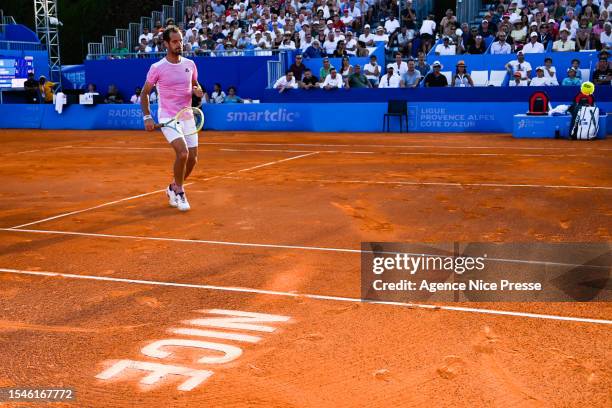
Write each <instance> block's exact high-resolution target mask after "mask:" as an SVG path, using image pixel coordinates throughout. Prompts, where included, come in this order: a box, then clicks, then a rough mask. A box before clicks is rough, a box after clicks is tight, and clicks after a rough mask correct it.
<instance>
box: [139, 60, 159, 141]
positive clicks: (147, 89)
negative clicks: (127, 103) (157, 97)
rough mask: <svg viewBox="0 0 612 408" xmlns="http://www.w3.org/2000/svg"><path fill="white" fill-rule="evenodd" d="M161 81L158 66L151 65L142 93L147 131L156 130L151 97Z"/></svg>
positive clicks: (141, 99)
mask: <svg viewBox="0 0 612 408" xmlns="http://www.w3.org/2000/svg"><path fill="white" fill-rule="evenodd" d="M158 80H159V71H158V69H157V65H155V64H153V65H151V68H149V73H148V74H147V80H146V81H145V84H144V86H143V87H142V91H141V92H140V107H141V108H142V115H143V116H142V119H143V120H144V127H145V129H146V130H147V131H149V132H150V131H152V130H153V129H155V121H154V120H153V117H152V116H151V108H150V106H149V95H150V94H151V91H152V90H153V87H154V86H155V84H156V83H157V81H158Z"/></svg>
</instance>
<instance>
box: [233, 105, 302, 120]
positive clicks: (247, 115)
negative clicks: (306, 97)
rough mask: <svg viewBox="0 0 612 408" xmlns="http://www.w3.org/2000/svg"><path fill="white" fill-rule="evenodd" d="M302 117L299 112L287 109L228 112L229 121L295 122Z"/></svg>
mask: <svg viewBox="0 0 612 408" xmlns="http://www.w3.org/2000/svg"><path fill="white" fill-rule="evenodd" d="M299 117H300V114H299V113H298V112H287V109H282V108H281V109H278V110H275V111H271V110H267V109H266V110H265V111H262V112H228V113H227V121H228V122H262V121H263V122H289V123H291V122H293V121H295V120H296V119H298V118H299Z"/></svg>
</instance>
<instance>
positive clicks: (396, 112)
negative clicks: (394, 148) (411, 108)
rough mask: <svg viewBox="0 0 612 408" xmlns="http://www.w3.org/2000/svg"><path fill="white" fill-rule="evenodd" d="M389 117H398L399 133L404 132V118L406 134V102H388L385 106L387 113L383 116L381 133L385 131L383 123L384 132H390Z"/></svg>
mask: <svg viewBox="0 0 612 408" xmlns="http://www.w3.org/2000/svg"><path fill="white" fill-rule="evenodd" d="M391 116H396V117H399V120H400V133H403V132H404V128H403V124H404V118H406V132H407V131H408V101H389V102H388V105H387V113H385V115H384V116H383V132H384V131H385V123H386V125H387V126H386V129H387V130H386V131H387V132H390V131H391V128H390V126H389V118H390V117H391Z"/></svg>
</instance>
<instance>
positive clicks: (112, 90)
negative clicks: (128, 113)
mask: <svg viewBox="0 0 612 408" xmlns="http://www.w3.org/2000/svg"><path fill="white" fill-rule="evenodd" d="M104 103H123V97H122V96H121V94H120V93H119V90H118V89H117V87H116V86H115V85H109V86H108V94H107V95H106V98H105V99H104Z"/></svg>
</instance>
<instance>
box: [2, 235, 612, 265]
mask: <svg viewBox="0 0 612 408" xmlns="http://www.w3.org/2000/svg"><path fill="white" fill-rule="evenodd" d="M0 231H7V232H23V233H33V234H49V235H69V236H80V237H93V238H110V239H133V240H144V241H163V242H179V243H189V244H208V245H225V246H238V247H252V248H272V249H290V250H304V251H322V252H336V253H338V252H340V253H350V254H362V253H364V251H362V250H360V249H350V248H333V247H316V246H305V245H283V244H261V243H253V242H233V241H211V240H204V239H185V238H166V237H149V236H142V235H114V234H100V233H93V232H76V231H54V230H32V229H13V228H0ZM365 252H366V253H370V251H365ZM380 253H381V254H391V255H397V254H400V255H401V254H406V255H412V256H439V255H438V254H423V253H404V252H389V251H382V252H380ZM487 261H489V262H493V261H496V262H508V263H519V264H528V265H551V266H562V267H572V268H575V267H584V266H585V265H583V264H571V263H564V262H554V261H542V260H535V259H534V260H529V259H508V258H492V257H489V258H487ZM589 267H590V268H604V269H608V266H605V265H604V266H602V265H589Z"/></svg>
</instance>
